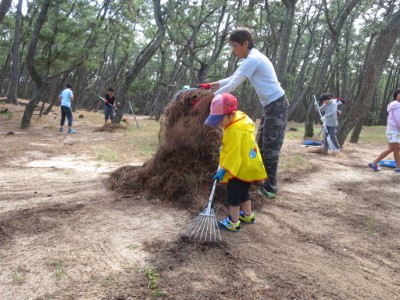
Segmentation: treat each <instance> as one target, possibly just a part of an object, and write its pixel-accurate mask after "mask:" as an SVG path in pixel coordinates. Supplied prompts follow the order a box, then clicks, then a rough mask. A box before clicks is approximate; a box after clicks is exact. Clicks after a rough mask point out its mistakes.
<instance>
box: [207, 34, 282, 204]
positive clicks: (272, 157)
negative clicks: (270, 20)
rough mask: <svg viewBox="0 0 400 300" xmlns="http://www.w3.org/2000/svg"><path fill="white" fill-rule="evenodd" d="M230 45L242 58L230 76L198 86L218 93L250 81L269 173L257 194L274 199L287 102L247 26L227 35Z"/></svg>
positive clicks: (261, 145) (266, 167) (260, 138)
mask: <svg viewBox="0 0 400 300" xmlns="http://www.w3.org/2000/svg"><path fill="white" fill-rule="evenodd" d="M229 45H230V46H231V48H232V52H233V54H234V55H235V56H237V57H238V58H240V59H243V62H242V64H241V65H240V67H239V68H238V69H237V70H236V71H235V73H233V75H232V76H231V77H228V78H225V79H222V80H219V81H217V82H212V83H203V84H200V85H199V87H201V88H205V89H207V88H211V89H212V90H214V91H215V92H214V95H219V94H222V93H230V92H232V91H233V90H235V89H236V88H237V87H238V86H239V85H240V84H241V83H242V82H243V81H244V80H246V79H249V80H250V82H251V83H252V85H253V87H254V89H255V91H256V93H257V95H258V97H259V99H260V102H261V105H262V107H263V108H262V117H261V123H260V126H259V127H258V133H257V142H258V145H259V147H260V148H261V154H262V159H263V163H264V167H265V169H266V170H267V174H268V179H267V180H266V181H265V182H264V184H263V185H262V186H261V187H260V188H259V190H258V193H259V194H261V195H263V196H265V197H269V198H273V197H275V194H276V192H277V190H278V183H277V171H278V163H279V154H280V150H281V147H282V144H283V139H284V137H285V129H286V123H287V115H288V107H289V102H288V100H287V98H286V96H285V91H284V90H283V88H282V87H281V84H280V82H279V81H278V78H277V76H276V73H275V69H274V67H273V65H272V63H271V61H270V60H269V59H268V58H267V57H266V56H265V55H264V54H262V53H261V52H260V51H258V50H257V49H255V48H254V43H253V37H252V35H251V31H250V29H248V28H245V27H241V28H237V29H235V30H233V31H232V32H231V34H230V36H229Z"/></svg>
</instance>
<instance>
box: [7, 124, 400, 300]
mask: <svg viewBox="0 0 400 300" xmlns="http://www.w3.org/2000/svg"><path fill="white" fill-rule="evenodd" d="M81 123H83V122H81ZM42 125H43V124H42ZM42 125H41V124H37V125H35V126H33V128H32V129H30V130H28V132H26V133H18V130H16V129H15V127H13V125H12V124H8V125H6V126H5V127H4V128H0V131H2V132H3V133H2V134H1V137H0V139H1V145H2V146H1V147H2V148H1V152H0V153H1V155H2V158H1V159H0V295H1V299H152V298H155V297H157V296H164V298H167V299H241V298H248V299H360V300H361V299H362V300H364V299H382V300H383V299H385V300H386V299H400V296H399V295H400V221H399V220H400V201H399V199H400V197H399V192H398V191H399V189H398V186H399V185H398V184H399V183H400V176H399V175H397V174H394V172H393V171H392V170H390V169H387V170H383V171H382V172H380V173H374V172H372V171H370V170H369V169H368V168H366V167H365V165H366V163H367V162H368V160H369V158H370V157H371V155H372V156H373V155H374V154H375V153H377V152H378V151H379V150H381V149H380V147H378V146H365V145H363V146H359V145H346V148H345V149H344V151H343V152H342V153H340V154H338V155H337V156H332V155H328V156H320V155H317V154H314V153H311V151H310V149H309V148H302V147H299V145H298V144H299V143H298V141H295V140H289V139H288V140H286V141H285V145H284V149H283V158H282V159H283V160H287V161H288V160H289V158H293V157H295V158H296V157H301V158H302V159H304V160H305V162H306V163H307V164H309V165H310V166H312V167H311V168H309V169H308V171H306V172H304V171H303V172H300V173H295V172H281V174H280V177H281V178H280V179H281V180H280V182H281V191H280V195H279V197H278V198H276V199H275V200H274V201H270V202H268V203H267V204H266V205H265V206H264V207H263V208H262V209H261V210H258V211H256V217H257V223H256V224H255V225H250V226H243V230H242V232H240V233H237V234H230V233H226V232H223V239H224V241H225V244H224V245H222V246H221V247H205V246H196V245H191V244H186V243H184V242H182V241H181V240H180V234H181V233H182V231H183V230H184V229H185V228H186V225H187V224H188V222H190V221H191V220H192V219H193V216H191V215H189V214H188V213H187V212H185V211H181V210H177V209H175V208H173V207H171V206H170V205H169V204H168V203H162V202H160V201H159V200H157V199H145V198H144V197H143V196H141V195H137V196H134V197H127V198H125V197H124V196H123V195H118V194H114V193H112V192H110V191H109V190H107V189H106V182H107V179H108V177H109V174H110V172H111V171H112V170H114V169H116V168H117V167H119V166H120V165H121V164H120V163H110V162H108V163H107V162H99V161H98V160H97V159H96V156H95V152H94V149H95V148H97V149H98V148H99V147H107V145H108V143H109V142H110V140H113V139H116V140H117V139H119V138H121V136H122V135H121V134H120V133H106V132H100V133H99V132H96V133H94V132H93V129H94V126H93V124H91V123H90V122H88V123H87V124H83V125H81V126H80V127H78V130H79V131H80V132H79V133H78V134H76V135H67V134H65V133H64V134H61V133H58V132H56V130H54V128H47V129H43V126H42ZM9 130H13V131H15V133H17V134H14V135H5V134H4V133H6V132H8V131H9ZM94 141H96V145H94ZM131 162H132V163H133V164H139V163H140V161H138V160H137V159H132V161H131ZM206 197H207V195H205V198H206ZM219 214H220V216H222V215H223V212H222V211H219ZM157 274H159V275H160V278H159V279H157ZM149 283H155V286H154V285H153V289H149Z"/></svg>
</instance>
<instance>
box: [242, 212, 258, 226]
mask: <svg viewBox="0 0 400 300" xmlns="http://www.w3.org/2000/svg"><path fill="white" fill-rule="evenodd" d="M239 220H240V221H242V222H244V223H247V224H254V223H255V222H256V219H255V218H254V213H252V214H251V215H250V216H246V215H245V213H244V211H243V210H241V211H240V214H239Z"/></svg>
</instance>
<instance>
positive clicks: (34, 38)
mask: <svg viewBox="0 0 400 300" xmlns="http://www.w3.org/2000/svg"><path fill="white" fill-rule="evenodd" d="M49 6H50V0H44V1H43V4H42V6H41V9H40V13H39V16H38V18H37V20H36V24H35V27H34V29H33V32H32V35H31V41H30V43H29V47H28V52H27V54H26V66H27V68H28V72H29V75H30V76H31V78H32V80H33V81H34V82H35V85H36V88H35V90H36V92H34V93H33V96H32V98H31V101H30V102H29V104H28V105H27V106H26V108H25V110H24V115H23V117H22V121H21V125H20V128H21V129H27V128H29V125H30V123H31V119H32V114H33V111H34V110H35V108H36V106H37V105H38V102H39V98H38V94H39V93H40V91H41V89H42V88H43V85H44V84H43V79H42V77H41V76H40V75H39V73H38V71H37V70H36V68H35V65H34V61H33V60H34V57H35V53H36V48H37V44H38V40H39V34H40V31H41V29H42V27H43V24H44V22H45V20H46V15H47V11H48V9H49Z"/></svg>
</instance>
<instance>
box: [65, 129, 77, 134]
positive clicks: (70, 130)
mask: <svg viewBox="0 0 400 300" xmlns="http://www.w3.org/2000/svg"><path fill="white" fill-rule="evenodd" d="M67 132H68V133H76V130H74V129H68V131H67Z"/></svg>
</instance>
